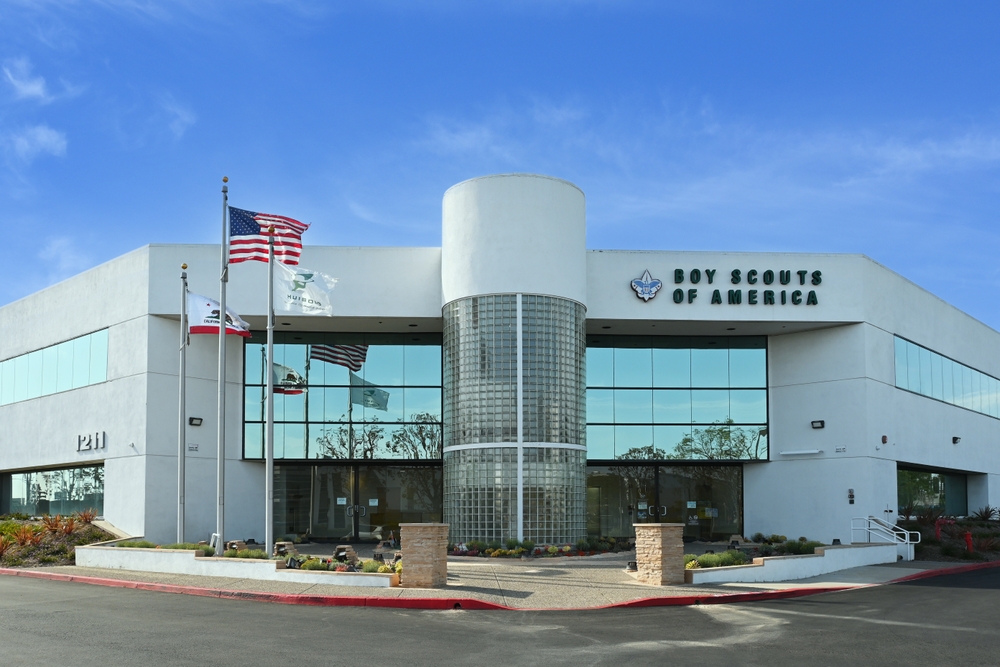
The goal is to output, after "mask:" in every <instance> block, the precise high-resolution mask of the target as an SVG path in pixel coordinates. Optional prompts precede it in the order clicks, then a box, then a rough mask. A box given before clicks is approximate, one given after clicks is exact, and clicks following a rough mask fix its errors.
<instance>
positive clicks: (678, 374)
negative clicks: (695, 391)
mask: <svg viewBox="0 0 1000 667" xmlns="http://www.w3.org/2000/svg"><path fill="white" fill-rule="evenodd" d="M653 386H654V387H690V386H691V350H689V349H686V348H685V349H663V348H656V349H654V350H653Z"/></svg>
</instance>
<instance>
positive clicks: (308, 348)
mask: <svg viewBox="0 0 1000 667" xmlns="http://www.w3.org/2000/svg"><path fill="white" fill-rule="evenodd" d="M311 347H312V346H311V345H307V346H306V414H305V417H306V446H305V455H306V458H309V365H310V358H309V350H310V349H311ZM309 525H310V526H311V525H312V522H311V519H310V524H309Z"/></svg>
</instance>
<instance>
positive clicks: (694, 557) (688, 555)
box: [684, 554, 698, 565]
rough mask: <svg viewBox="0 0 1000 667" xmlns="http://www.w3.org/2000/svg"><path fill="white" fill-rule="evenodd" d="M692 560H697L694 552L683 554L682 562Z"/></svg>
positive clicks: (685, 562) (686, 562)
mask: <svg viewBox="0 0 1000 667" xmlns="http://www.w3.org/2000/svg"><path fill="white" fill-rule="evenodd" d="M693 560H698V557H697V556H695V555H694V554H684V564H685V565H687V564H688V563H690V562H691V561H693Z"/></svg>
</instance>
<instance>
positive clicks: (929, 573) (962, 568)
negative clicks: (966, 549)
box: [888, 560, 1000, 584]
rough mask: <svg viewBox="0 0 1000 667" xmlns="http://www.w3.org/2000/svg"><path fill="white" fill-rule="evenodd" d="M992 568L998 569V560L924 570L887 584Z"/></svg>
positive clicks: (999, 565)
mask: <svg viewBox="0 0 1000 667" xmlns="http://www.w3.org/2000/svg"><path fill="white" fill-rule="evenodd" d="M992 567H1000V560H995V561H990V562H988V563H970V564H969V565H957V566H955V567H943V568H940V569H938V570H924V571H923V572H914V573H913V574H908V575H906V576H905V577H900V578H899V579H893V580H892V581H890V582H888V583H890V584H899V583H903V582H906V581H915V580H917V579H930V578H931V577H940V576H943V575H946V574H962V573H963V572H973V571H975V570H987V569H989V568H992Z"/></svg>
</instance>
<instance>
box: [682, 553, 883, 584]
mask: <svg viewBox="0 0 1000 667" xmlns="http://www.w3.org/2000/svg"><path fill="white" fill-rule="evenodd" d="M895 562H896V545H895V544H845V545H843V546H835V547H817V548H816V553H815V554H810V555H806V556H768V557H765V558H754V559H753V564H752V565H734V566H732V567H710V568H705V569H696V570H685V571H684V581H685V583H689V584H721V583H730V582H735V583H764V582H775V581H790V580H792V579H806V578H808V577H816V576H819V575H821V574H829V573H830V572H837V571H839V570H847V569H850V568H852V567H861V566H862V565H879V564H882V563H895Z"/></svg>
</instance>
